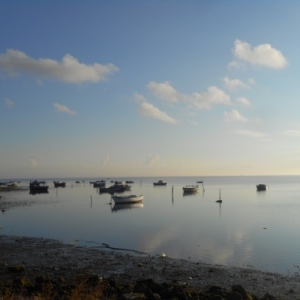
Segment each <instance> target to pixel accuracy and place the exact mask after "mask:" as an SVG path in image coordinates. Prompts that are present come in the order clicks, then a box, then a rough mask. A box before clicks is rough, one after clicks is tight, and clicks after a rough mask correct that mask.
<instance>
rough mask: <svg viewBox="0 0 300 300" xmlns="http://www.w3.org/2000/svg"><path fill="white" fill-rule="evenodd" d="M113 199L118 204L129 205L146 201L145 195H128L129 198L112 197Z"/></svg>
mask: <svg viewBox="0 0 300 300" xmlns="http://www.w3.org/2000/svg"><path fill="white" fill-rule="evenodd" d="M112 199H113V200H114V201H115V203H116V204H128V203H138V202H142V201H143V199H144V196H143V195H139V196H137V195H127V196H116V195H115V196H112Z"/></svg>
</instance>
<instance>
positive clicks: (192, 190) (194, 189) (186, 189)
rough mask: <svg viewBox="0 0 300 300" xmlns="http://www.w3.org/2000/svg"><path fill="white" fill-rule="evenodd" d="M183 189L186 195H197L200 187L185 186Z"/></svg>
mask: <svg viewBox="0 0 300 300" xmlns="http://www.w3.org/2000/svg"><path fill="white" fill-rule="evenodd" d="M182 189H183V192H184V193H196V192H198V190H199V186H198V185H190V186H184V187H183V188H182Z"/></svg>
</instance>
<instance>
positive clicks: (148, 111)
mask: <svg viewBox="0 0 300 300" xmlns="http://www.w3.org/2000/svg"><path fill="white" fill-rule="evenodd" d="M139 113H140V114H141V115H143V116H147V117H150V118H154V119H157V120H160V121H163V122H165V123H170V124H174V125H175V124H178V123H179V121H177V120H175V119H174V118H172V117H170V116H169V115H167V114H166V113H165V112H163V111H161V110H159V109H158V108H157V107H155V106H153V105H152V104H150V103H148V102H143V103H142V104H141V106H140V108H139Z"/></svg>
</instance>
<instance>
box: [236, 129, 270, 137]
mask: <svg viewBox="0 0 300 300" xmlns="http://www.w3.org/2000/svg"><path fill="white" fill-rule="evenodd" d="M235 133H236V134H240V135H244V136H247V137H253V138H261V137H264V136H265V134H262V133H260V132H257V131H251V130H236V131H235Z"/></svg>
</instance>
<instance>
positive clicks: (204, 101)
mask: <svg viewBox="0 0 300 300" xmlns="http://www.w3.org/2000/svg"><path fill="white" fill-rule="evenodd" d="M188 101H189V102H190V103H191V104H192V105H194V106H195V107H197V108H198V109H211V107H212V106H213V105H230V104H232V102H231V100H230V97H229V96H228V95H227V94H226V93H225V92H224V91H223V90H220V89H219V88H217V87H215V86H211V87H209V88H208V91H207V92H204V93H194V94H193V96H191V97H189V98H188Z"/></svg>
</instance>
